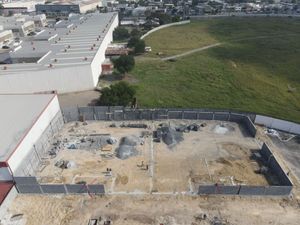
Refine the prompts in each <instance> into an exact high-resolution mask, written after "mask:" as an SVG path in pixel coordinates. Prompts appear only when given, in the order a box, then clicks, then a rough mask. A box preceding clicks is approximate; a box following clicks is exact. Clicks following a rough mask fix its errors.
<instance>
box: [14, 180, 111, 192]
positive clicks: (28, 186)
mask: <svg viewBox="0 0 300 225" xmlns="http://www.w3.org/2000/svg"><path fill="white" fill-rule="evenodd" d="M14 181H15V184H16V189H17V190H18V192H19V193H20V194H105V189H104V185H102V184H87V185H86V184H40V183H39V182H38V180H37V179H36V177H15V178H14Z"/></svg>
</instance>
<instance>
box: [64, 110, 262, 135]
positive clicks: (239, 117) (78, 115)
mask: <svg viewBox="0 0 300 225" xmlns="http://www.w3.org/2000/svg"><path fill="white" fill-rule="evenodd" d="M62 113H63V117H64V121H65V122H66V123H67V122H72V121H78V120H80V119H83V120H105V121H114V120H115V121H123V120H124V121H125V120H164V119H187V120H220V121H230V122H236V123H240V124H241V125H243V127H245V129H246V130H247V131H248V132H249V134H250V135H251V136H252V137H255V135H256V128H255V126H254V124H253V121H254V120H255V115H254V114H250V113H236V112H230V111H221V110H220V111H218V110H216V111H209V110H206V109H130V108H125V107H118V106H115V107H106V106H94V107H93V106H91V107H72V108H65V109H63V110H62Z"/></svg>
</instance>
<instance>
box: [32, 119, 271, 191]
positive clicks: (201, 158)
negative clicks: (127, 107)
mask: <svg viewBox="0 0 300 225" xmlns="http://www.w3.org/2000/svg"><path fill="white" fill-rule="evenodd" d="M166 122H169V123H170V124H171V125H172V126H174V127H179V126H181V125H183V124H184V125H187V124H191V123H192V122H191V121H166ZM138 123H140V124H141V123H145V124H146V125H147V128H127V127H120V126H122V124H123V122H118V123H116V122H114V125H116V127H110V125H111V124H112V122H87V124H86V125H83V123H81V122H79V123H77V124H76V123H69V124H66V125H65V127H64V128H63V130H62V131H61V132H60V134H59V136H58V138H57V139H58V140H61V141H63V142H64V145H63V147H62V149H61V150H60V151H59V152H58V154H57V156H56V157H55V158H52V159H50V158H49V159H47V160H46V161H45V164H46V165H47V166H46V167H45V168H44V169H43V170H42V171H41V172H39V173H38V174H37V176H38V177H39V178H40V182H42V183H77V182H81V181H84V182H86V183H90V184H98V183H100V184H104V185H105V189H106V192H107V193H144V194H145V193H148V194H149V193H193V192H195V191H196V186H197V185H199V184H215V183H220V184H230V185H235V184H249V185H269V184H271V183H272V184H274V183H276V179H269V178H268V177H266V176H264V175H262V174H259V173H257V172H256V171H257V170H259V169H260V165H259V163H258V162H257V161H256V160H254V159H253V158H252V157H251V156H252V155H253V151H257V150H258V149H259V148H260V147H259V145H258V144H257V142H256V141H255V140H254V139H253V138H250V137H248V136H245V132H244V131H243V130H242V129H241V127H240V126H239V125H238V124H236V123H222V122H217V121H209V122H208V121H206V122H205V126H204V127H201V128H200V130H199V131H190V132H188V133H186V132H183V133H182V137H183V140H182V141H179V142H178V143H177V144H176V145H174V146H172V147H170V146H168V145H166V144H165V143H164V142H159V143H157V142H153V139H152V132H153V131H154V130H156V129H157V128H158V127H159V124H160V123H161V122H143V121H139V122H125V123H124V124H125V125H127V124H138ZM200 124H201V123H200V122H199V125H200ZM143 133H149V134H150V135H143ZM97 135H98V136H101V135H108V136H109V137H113V138H115V139H116V140H117V143H116V144H113V145H108V147H109V148H110V149H109V150H108V151H107V150H105V151H101V147H97V148H96V149H93V147H91V148H90V149H89V147H87V148H86V146H85V148H86V149H82V148H81V147H78V148H76V149H68V147H67V146H69V145H71V144H72V143H74V144H76V143H80V140H81V139H82V138H85V139H87V137H92V136H97ZM128 136H136V137H141V136H143V137H142V140H143V144H142V145H138V146H137V147H136V148H137V151H138V154H137V155H134V156H132V157H129V158H127V159H120V158H117V157H116V156H115V152H116V149H117V148H118V147H119V143H120V140H121V139H122V138H123V137H128ZM107 155H109V156H110V157H106V156H107ZM60 160H68V161H70V162H72V163H73V164H74V166H72V167H71V168H67V169H61V168H58V167H57V166H55V164H56V162H57V161H60ZM142 165H143V166H142ZM107 168H109V169H111V170H112V172H111V173H110V174H107V173H106V171H107Z"/></svg>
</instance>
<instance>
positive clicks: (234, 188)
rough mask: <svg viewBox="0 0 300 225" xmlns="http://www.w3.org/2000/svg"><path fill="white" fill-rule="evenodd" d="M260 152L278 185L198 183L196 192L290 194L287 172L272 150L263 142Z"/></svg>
mask: <svg viewBox="0 0 300 225" xmlns="http://www.w3.org/2000/svg"><path fill="white" fill-rule="evenodd" d="M260 154H261V156H262V159H263V160H264V161H265V162H266V165H268V168H269V169H271V170H272V172H273V173H274V174H276V176H277V178H278V179H279V182H280V185H279V186H275V185H274V186H273V185H271V186H250V185H220V184H214V185H199V186H198V194H199V195H210V194H219V195H260V196H262V195H265V196H288V195H290V194H291V191H292V189H293V184H292V182H291V181H290V179H289V177H288V176H287V174H286V173H285V172H284V170H283V169H282V167H281V166H280V164H279V163H278V161H277V160H276V158H275V156H274V155H273V154H272V151H271V150H270V148H269V147H268V146H267V144H265V143H264V144H263V146H262V148H261V150H260Z"/></svg>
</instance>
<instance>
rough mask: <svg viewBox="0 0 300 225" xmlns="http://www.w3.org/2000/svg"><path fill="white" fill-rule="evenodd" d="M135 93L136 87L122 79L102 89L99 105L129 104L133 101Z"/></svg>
mask: <svg viewBox="0 0 300 225" xmlns="http://www.w3.org/2000/svg"><path fill="white" fill-rule="evenodd" d="M135 93H136V91H135V89H134V87H132V86H130V85H129V84H128V83H127V82H124V81H120V82H118V83H116V84H113V85H111V86H110V87H106V88H103V89H102V91H101V96H100V99H99V105H103V106H128V105H129V104H130V103H131V102H133V99H134V96H135Z"/></svg>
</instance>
